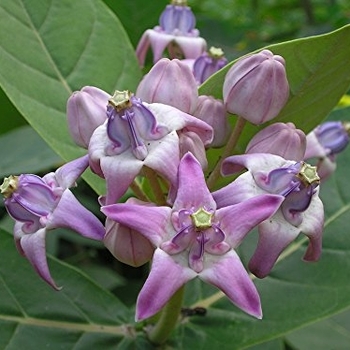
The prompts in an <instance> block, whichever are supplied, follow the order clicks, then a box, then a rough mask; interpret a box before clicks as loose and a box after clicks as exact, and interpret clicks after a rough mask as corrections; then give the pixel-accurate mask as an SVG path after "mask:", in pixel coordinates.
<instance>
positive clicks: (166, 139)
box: [89, 91, 213, 204]
mask: <svg viewBox="0 0 350 350" xmlns="http://www.w3.org/2000/svg"><path fill="white" fill-rule="evenodd" d="M107 115H108V120H107V121H106V122H105V123H104V124H103V125H101V126H99V127H98V128H97V129H96V130H95V132H94V133H93V135H92V137H91V140H90V144H89V156H90V167H91V168H92V170H93V171H94V172H95V173H96V174H98V175H100V176H101V177H103V178H105V179H106V184H107V194H106V198H105V199H104V200H103V202H104V204H112V203H115V202H116V201H117V200H118V199H119V198H120V197H121V196H122V195H123V194H124V193H125V192H126V190H127V189H128V187H129V185H130V184H131V183H132V181H133V180H134V179H135V177H136V176H137V175H138V174H139V173H140V171H141V169H142V167H143V166H147V167H148V168H151V169H153V170H154V171H155V172H156V173H157V174H160V175H161V176H162V177H164V178H165V179H166V180H167V181H168V182H169V183H170V185H171V189H170V192H171V191H172V189H175V188H176V186H177V167H178V164H179V162H180V149H179V147H180V146H179V136H178V134H177V131H178V130H179V131H180V130H183V129H185V130H186V131H187V132H194V133H195V134H196V135H197V137H199V138H200V140H201V141H202V142H203V143H204V144H207V143H210V142H211V140H212V137H213V130H212V128H211V127H210V126H209V125H208V124H206V123H205V122H203V121H201V120H199V119H197V118H195V117H193V116H191V115H189V114H187V113H184V112H182V111H180V110H178V109H176V108H174V107H171V106H168V105H164V104H161V103H151V104H148V103H145V102H142V101H141V100H140V99H138V98H136V97H135V96H133V95H132V94H130V93H129V92H128V91H116V93H115V94H114V95H113V96H112V98H111V99H110V100H109V106H108V108H107Z"/></svg>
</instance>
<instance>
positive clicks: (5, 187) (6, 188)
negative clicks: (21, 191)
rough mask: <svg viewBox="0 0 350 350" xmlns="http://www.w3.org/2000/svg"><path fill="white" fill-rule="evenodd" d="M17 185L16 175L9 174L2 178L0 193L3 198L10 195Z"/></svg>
mask: <svg viewBox="0 0 350 350" xmlns="http://www.w3.org/2000/svg"><path fill="white" fill-rule="evenodd" d="M17 187H18V176H14V175H10V176H9V177H5V178H4V182H3V183H2V185H1V186H0V191H1V194H2V195H3V196H4V197H5V198H9V197H11V195H12V193H13V192H15V191H16V190H17Z"/></svg>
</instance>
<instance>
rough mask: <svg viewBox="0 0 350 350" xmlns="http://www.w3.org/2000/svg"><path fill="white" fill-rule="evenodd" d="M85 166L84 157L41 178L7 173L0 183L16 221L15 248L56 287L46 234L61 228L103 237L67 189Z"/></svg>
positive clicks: (83, 208)
mask: <svg viewBox="0 0 350 350" xmlns="http://www.w3.org/2000/svg"><path fill="white" fill-rule="evenodd" d="M87 166H88V157H87V156H84V157H81V158H78V159H76V160H74V161H71V162H69V163H67V164H65V165H63V166H62V167H61V168H59V169H57V170H56V172H55V173H49V174H47V175H45V176H44V177H39V176H37V175H33V174H23V175H20V176H10V177H9V178H5V181H4V183H3V184H2V185H1V186H0V189H1V193H2V194H3V195H4V197H5V207H6V209H7V211H8V213H9V214H10V216H11V217H12V218H13V219H14V220H15V226H14V238H15V243H16V246H17V249H18V251H19V252H20V253H21V254H22V255H24V256H25V257H26V258H27V259H28V260H29V262H30V263H31V264H32V265H33V267H34V269H35V271H36V272H37V273H38V274H39V275H40V277H41V278H42V279H44V280H45V282H47V283H48V284H50V285H51V286H52V287H53V288H55V289H59V288H58V287H57V285H56V283H55V282H54V280H53V279H52V277H51V274H50V271H49V267H48V264H47V260H46V248H45V237H46V234H47V233H49V232H51V230H53V229H55V228H60V227H61V228H68V229H71V230H73V231H75V232H78V233H79V234H81V235H82V236H85V237H87V238H92V239H95V240H102V238H103V235H104V227H103V225H102V224H101V222H100V221H99V220H98V219H97V217H95V216H94V215H93V214H92V213H91V212H90V211H88V210H87V209H86V208H85V207H84V206H83V205H81V204H80V203H79V202H78V200H77V199H76V198H75V197H74V195H73V193H72V192H71V191H70V190H69V187H72V186H74V184H75V181H76V180H77V178H78V177H79V176H80V175H81V174H82V173H83V172H84V170H85V169H86V168H87Z"/></svg>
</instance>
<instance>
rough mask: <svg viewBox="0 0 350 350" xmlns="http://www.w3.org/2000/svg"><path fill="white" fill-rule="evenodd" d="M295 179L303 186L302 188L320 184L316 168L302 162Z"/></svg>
mask: <svg viewBox="0 0 350 350" xmlns="http://www.w3.org/2000/svg"><path fill="white" fill-rule="evenodd" d="M297 177H298V178H299V179H300V181H301V182H302V183H303V184H304V186H310V185H318V184H319V183H320V177H319V176H318V174H317V167H316V166H311V165H309V164H307V163H305V162H302V166H301V169H300V171H299V173H298V174H297Z"/></svg>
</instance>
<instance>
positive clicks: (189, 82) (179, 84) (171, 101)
mask: <svg viewBox="0 0 350 350" xmlns="http://www.w3.org/2000/svg"><path fill="white" fill-rule="evenodd" d="M136 96H137V97H138V98H140V99H141V100H142V101H144V102H147V103H163V104H166V105H169V106H173V107H175V108H177V109H180V110H181V111H183V112H185V113H189V114H192V113H193V111H194V110H195V108H196V105H197V98H198V90H197V84H196V81H195V79H194V77H193V74H192V72H191V69H190V68H189V67H188V66H187V65H186V64H184V63H182V62H181V61H180V60H177V59H173V60H169V59H167V58H163V59H161V60H160V61H158V62H157V63H156V64H155V65H154V66H153V68H152V69H151V70H150V71H149V73H148V74H147V75H146V76H145V77H144V78H143V79H142V81H141V82H140V84H139V86H138V88H137V91H136Z"/></svg>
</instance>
